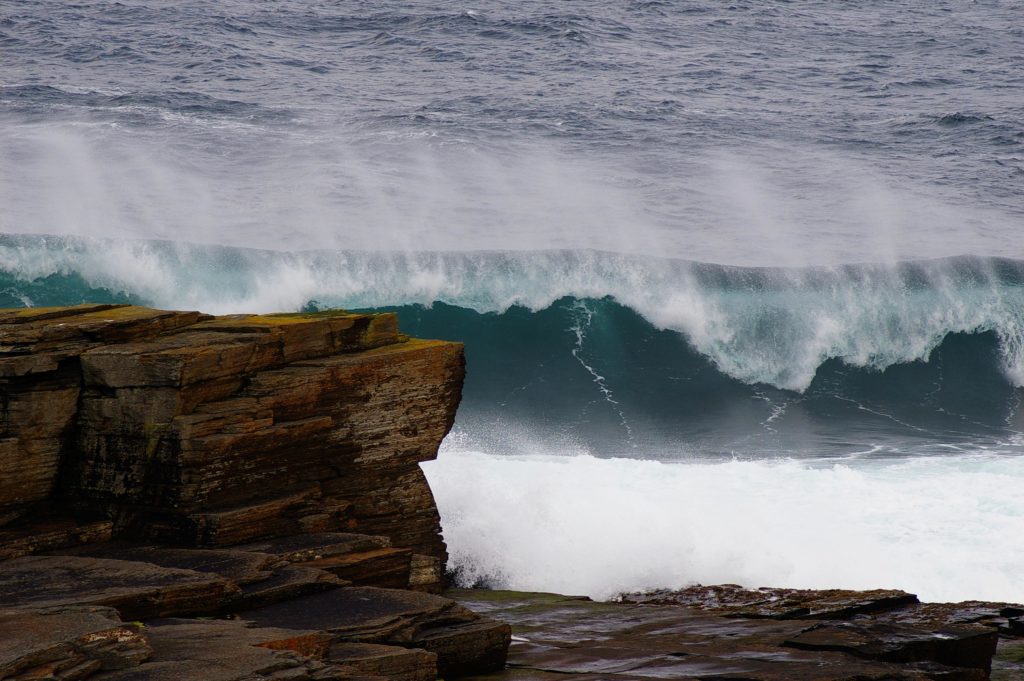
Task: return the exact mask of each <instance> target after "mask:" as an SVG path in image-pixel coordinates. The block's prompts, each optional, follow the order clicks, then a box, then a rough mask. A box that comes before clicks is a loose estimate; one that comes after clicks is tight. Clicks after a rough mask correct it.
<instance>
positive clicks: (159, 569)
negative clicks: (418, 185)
mask: <svg viewBox="0 0 1024 681" xmlns="http://www.w3.org/2000/svg"><path fill="white" fill-rule="evenodd" d="M463 366H464V360H463V355H462V347H461V345H459V344H456V343H448V342H440V341H425V340H413V339H408V338H406V337H404V336H402V335H401V334H400V333H399V332H398V327H397V320H396V318H395V316H394V315H390V314H379V315H367V314H347V313H343V312H326V313H316V314H286V315H263V316H255V315H234V316H226V317H213V316H209V315H204V314H200V313H198V312H171V311H161V310H151V309H147V308H140V307H134V306H112V305H87V306H79V307H72V308H54V309H27V310H5V311H0V472H2V473H0V559H5V560H3V562H0V679H5V678H18V679H21V678H25V679H28V678H60V679H78V678H86V677H92V676H95V678H97V679H113V678H152V679H158V678H174V679H189V678H197V679H221V678H223V679H225V680H229V679H254V678H289V679H291V678H295V679H298V678H317V679H321V678H324V679H326V678H339V679H340V678H357V677H358V678H364V677H365V678H370V677H373V678H378V677H382V678H391V679H405V678H409V679H413V678H415V679H419V678H423V679H427V678H435V676H436V675H437V674H438V673H442V674H446V675H458V674H461V673H468V672H475V671H484V670H488V669H492V668H495V667H500V666H502V664H503V663H504V659H505V651H506V650H507V647H508V641H509V629H508V626H507V625H504V624H501V623H498V622H495V621H493V620H488V619H486V618H482V617H480V616H478V615H476V614H475V613H473V612H471V611H470V610H468V609H466V608H464V607H462V606H460V605H458V604H456V603H454V602H453V601H450V600H448V599H445V598H441V597H439V596H436V595H432V593H431V592H433V593H437V592H439V591H440V589H441V587H442V578H443V568H444V563H445V560H446V550H445V545H444V542H443V540H442V539H441V535H440V521H439V517H438V514H437V509H436V507H435V505H434V500H433V497H432V495H431V492H430V489H429V487H428V486H427V483H426V480H425V479H424V477H423V474H422V472H421V471H420V468H419V463H420V462H421V461H424V460H427V459H430V458H433V457H434V456H435V455H436V453H437V448H438V445H439V444H440V442H441V439H442V438H443V437H444V435H445V434H446V433H447V432H448V430H449V429H450V428H451V425H452V422H453V419H454V415H455V409H456V407H457V406H458V402H459V398H460V394H461V389H462V379H463ZM227 547H230V548H227ZM200 615H202V616H206V617H211V616H213V617H218V618H222V617H231V618H233V619H214V620H209V619H200V620H197V619H181V618H183V617H186V618H194V617H196V616H200ZM168 618H172V619H168ZM132 620H139V621H142V622H144V623H145V626H143V625H142V623H141V622H138V623H128V622H130V621H132ZM172 663H173V664H172ZM161 665H164V666H161ZM167 665H171V666H167ZM211 665H212V668H215V669H216V670H217V671H216V673H214V672H213V671H211V669H212V668H211ZM190 670H191V671H190Z"/></svg>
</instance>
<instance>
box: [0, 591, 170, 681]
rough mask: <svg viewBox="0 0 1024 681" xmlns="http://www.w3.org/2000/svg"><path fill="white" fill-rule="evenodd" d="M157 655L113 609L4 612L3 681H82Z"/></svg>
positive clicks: (0, 623)
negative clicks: (102, 671)
mask: <svg viewBox="0 0 1024 681" xmlns="http://www.w3.org/2000/svg"><path fill="white" fill-rule="evenodd" d="M150 653H151V650H150V648H149V645H148V644H147V642H146V639H145V638H144V637H143V636H142V635H141V634H140V633H139V628H138V626H136V625H134V624H124V623H122V622H121V620H119V619H118V617H117V613H116V612H115V611H114V610H113V609H111V608H101V607H75V606H72V607H55V608H41V609H24V610H0V679H42V678H58V679H82V678H86V677H87V676H90V675H91V674H93V673H95V672H97V671H100V670H104V669H108V670H109V669H126V668H131V667H136V666H137V665H139V664H140V663H142V662H143V661H145V660H146V659H147V658H149V656H150Z"/></svg>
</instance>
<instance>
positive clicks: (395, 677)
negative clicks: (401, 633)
mask: <svg viewBox="0 0 1024 681" xmlns="http://www.w3.org/2000/svg"><path fill="white" fill-rule="evenodd" d="M327 659H328V660H330V661H331V662H336V663H339V664H343V665H345V666H346V667H350V668H352V669H357V670H359V671H361V672H364V673H366V674H374V675H376V676H383V677H385V678H387V679H389V681H434V679H436V678H437V655H435V654H434V653H428V652H427V651H425V650H420V649H418V648H399V647H397V646H382V645H377V644H373V643H335V644H334V645H332V646H331V648H330V650H329V651H328V653H327Z"/></svg>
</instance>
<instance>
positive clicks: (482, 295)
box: [0, 0, 1024, 602]
mask: <svg viewBox="0 0 1024 681" xmlns="http://www.w3.org/2000/svg"><path fill="white" fill-rule="evenodd" d="M1022 190H1024V7H1022V6H1021V4H1020V3H1018V2H1011V1H1008V0H1007V1H999V0H982V1H978V2H972V3H962V2H921V1H918V0H904V1H902V2H881V1H878V0H867V1H865V2H859V3H833V2H824V1H822V2H815V1H809V2H799V3H795V2H781V1H776V2H771V1H768V0H764V1H758V2H755V1H753V0H749V1H743V0H737V1H735V2H710V1H708V0H704V1H694V2H682V1H681V2H659V1H625V0H623V1H621V2H611V1H610V0H593V1H590V2H578V1H577V2H560V3H523V2H509V1H499V0H494V1H491V2H481V3H476V4H473V3H469V4H465V3H449V2H443V3H442V2H437V1H433V2H431V1H428V0H413V1H410V2H393V1H382V2H363V1H358V0H353V1H327V0H303V1H301V2H300V1H299V0H280V1H270V2H255V1H242V0H225V1H221V2H212V1H210V0H174V1H172V2H167V1H164V0H159V1H158V0H123V1H121V2H106V1H104V2H98V1H88V0H82V1H79V2H75V3H65V2H57V1H55V0H46V1H42V0H6V2H4V3H3V4H2V5H0V307H19V306H43V305H68V304H76V303H82V302H127V303H137V304H144V305H150V306H154V307H162V308H173V309H199V310H202V311H205V312H211V313H234V312H270V311H291V310H316V309H324V308H328V307H344V308H349V309H359V310H364V309H371V310H395V311H398V312H399V315H400V320H401V325H402V328H403V330H404V331H405V332H407V333H410V334H413V335H417V336H425V337H435V338H445V339H452V340H459V341H463V342H465V343H466V357H467V379H466V386H465V394H464V399H463V402H462V405H461V407H460V410H459V414H458V417H457V420H456V424H455V428H454V430H453V431H452V433H451V435H449V437H448V438H447V440H446V441H445V443H444V445H443V446H442V449H441V453H440V455H439V457H438V459H437V461H435V462H431V463H428V464H425V465H424V470H425V471H426V473H427V476H428V479H429V480H430V483H431V486H432V488H433V489H434V493H435V496H436V497H437V502H438V505H439V508H440V510H441V513H442V523H443V526H444V534H445V539H446V541H447V543H448V546H449V550H450V553H451V561H450V565H449V567H450V569H451V570H452V572H453V575H454V576H455V578H456V579H457V580H458V581H459V582H460V583H461V584H464V585H487V586H495V587H506V588H515V589H528V590H546V591H558V592H562V593H572V594H586V595H590V596H593V597H598V598H613V597H615V595H616V594H618V593H621V592H623V591H630V590H640V589H648V588H673V587H681V586H685V585H688V584H692V583H704V584H712V583H725V582H731V583H739V584H743V585H746V586H751V587H757V586H778V587H812V588H832V587H836V588H882V587H885V588H901V589H905V590H908V591H911V592H914V593H917V594H919V595H920V596H921V597H922V598H923V599H925V600H962V599H990V600H1003V601H1018V602H1024V570H1022V568H1021V566H1022V565H1024V495H1022V494H1021V490H1022V489H1024V408H1022V397H1024V387H1022V386H1024V191H1022Z"/></svg>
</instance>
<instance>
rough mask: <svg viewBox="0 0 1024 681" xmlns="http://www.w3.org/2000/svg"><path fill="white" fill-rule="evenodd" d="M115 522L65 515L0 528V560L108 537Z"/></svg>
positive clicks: (99, 540)
mask: <svg viewBox="0 0 1024 681" xmlns="http://www.w3.org/2000/svg"><path fill="white" fill-rule="evenodd" d="M113 529H114V524H113V523H112V522H110V521H109V520H100V521H96V522H86V521H82V522H78V521H75V520H71V519H68V518H50V519H39V520H36V521H35V522H32V523H28V524H24V525H21V526H19V527H11V528H8V529H6V530H0V560H4V559H7V558H18V557H20V556H27V555H29V554H32V553H42V552H44V551H54V550H58V549H68V548H69V547H73V546H77V545H80V544H91V543H99V542H107V541H110V538H111V535H112V532H113Z"/></svg>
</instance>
